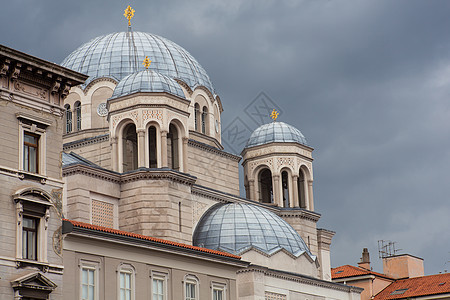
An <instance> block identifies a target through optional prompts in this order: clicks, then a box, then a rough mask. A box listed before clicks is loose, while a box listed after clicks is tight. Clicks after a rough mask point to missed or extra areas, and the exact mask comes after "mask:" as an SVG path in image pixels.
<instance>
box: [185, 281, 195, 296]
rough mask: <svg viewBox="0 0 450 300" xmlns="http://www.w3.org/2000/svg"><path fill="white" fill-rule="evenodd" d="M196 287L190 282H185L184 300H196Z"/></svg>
mask: <svg viewBox="0 0 450 300" xmlns="http://www.w3.org/2000/svg"><path fill="white" fill-rule="evenodd" d="M195 292H196V285H195V283H192V282H186V300H197V298H196V294H195Z"/></svg>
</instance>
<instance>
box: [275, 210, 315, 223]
mask: <svg viewBox="0 0 450 300" xmlns="http://www.w3.org/2000/svg"><path fill="white" fill-rule="evenodd" d="M278 216H280V217H282V218H300V219H305V220H309V221H313V222H317V221H319V219H320V217H321V215H320V214H318V213H316V212H313V211H309V210H306V209H303V208H289V209H285V208H280V209H279V212H278Z"/></svg>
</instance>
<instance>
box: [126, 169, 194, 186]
mask: <svg viewBox="0 0 450 300" xmlns="http://www.w3.org/2000/svg"><path fill="white" fill-rule="evenodd" d="M148 179H154V180H169V181H172V182H177V183H181V184H185V185H189V186H192V185H193V184H194V183H195V181H196V180H197V178H196V177H194V176H190V175H187V174H183V173H179V172H176V171H173V170H170V169H167V170H151V171H150V170H148V169H146V168H142V169H138V170H135V171H132V172H129V173H126V174H122V175H121V183H129V182H134V181H140V180H148Z"/></svg>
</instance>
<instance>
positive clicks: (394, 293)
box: [391, 289, 408, 295]
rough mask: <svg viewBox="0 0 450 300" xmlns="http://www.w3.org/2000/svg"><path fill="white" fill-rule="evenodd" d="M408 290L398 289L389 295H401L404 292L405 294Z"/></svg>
mask: <svg viewBox="0 0 450 300" xmlns="http://www.w3.org/2000/svg"><path fill="white" fill-rule="evenodd" d="M407 290H408V289H398V290H395V291H393V292H392V293H391V295H401V294H403V293H404V292H406V291H407Z"/></svg>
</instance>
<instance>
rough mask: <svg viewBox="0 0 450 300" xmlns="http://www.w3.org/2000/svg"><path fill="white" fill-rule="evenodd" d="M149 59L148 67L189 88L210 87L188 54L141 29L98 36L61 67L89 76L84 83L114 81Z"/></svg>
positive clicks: (200, 67) (167, 41)
mask: <svg viewBox="0 0 450 300" xmlns="http://www.w3.org/2000/svg"><path fill="white" fill-rule="evenodd" d="M146 56H148V58H149V59H150V60H151V61H152V63H151V66H150V68H149V69H151V70H153V71H155V72H158V73H160V74H162V75H165V76H168V77H170V78H172V79H179V80H182V81H183V82H185V83H186V84H187V85H188V86H189V87H190V88H191V89H194V88H195V87H197V86H205V87H206V88H208V89H209V90H210V92H211V93H213V94H214V87H213V85H212V83H211V80H210V79H209V76H208V74H206V71H205V69H203V67H202V66H201V65H200V64H199V63H198V62H197V60H195V58H194V57H192V55H190V54H189V52H187V51H186V50H185V49H183V48H182V47H180V46H179V45H177V44H175V43H174V42H172V41H169V40H168V39H165V38H163V37H160V36H158V35H154V34H150V33H144V32H117V33H111V34H108V35H104V36H99V37H96V38H94V39H93V40H91V41H89V42H87V43H86V44H84V45H82V46H80V47H79V48H78V49H76V50H75V51H73V52H72V53H71V54H70V55H69V56H67V57H66V58H65V59H64V61H63V62H62V63H61V65H62V66H63V67H66V68H69V69H72V70H74V71H77V72H80V73H84V74H87V75H89V76H90V77H89V79H88V82H90V81H92V80H93V79H95V78H99V77H112V78H114V79H116V80H117V81H120V80H122V79H123V78H124V77H125V76H127V75H130V74H132V73H136V72H138V71H142V70H145V67H144V66H143V65H142V61H143V60H144V59H145V57H146Z"/></svg>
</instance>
